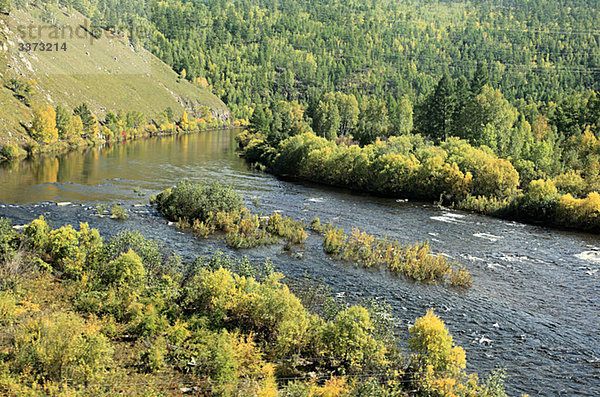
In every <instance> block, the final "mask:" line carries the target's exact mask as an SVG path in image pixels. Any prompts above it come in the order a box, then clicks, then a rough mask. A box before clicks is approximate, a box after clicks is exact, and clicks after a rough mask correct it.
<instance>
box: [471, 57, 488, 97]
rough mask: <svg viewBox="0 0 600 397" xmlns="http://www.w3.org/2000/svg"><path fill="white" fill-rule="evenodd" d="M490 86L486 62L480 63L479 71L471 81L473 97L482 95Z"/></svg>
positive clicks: (478, 65)
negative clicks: (485, 88)
mask: <svg viewBox="0 0 600 397" xmlns="http://www.w3.org/2000/svg"><path fill="white" fill-rule="evenodd" d="M489 84H490V75H489V72H488V68H487V63H486V62H478V63H477V69H476V70H475V74H474V75H473V80H472V81H471V92H472V93H473V95H479V94H481V91H482V90H483V87H484V86H486V85H489Z"/></svg>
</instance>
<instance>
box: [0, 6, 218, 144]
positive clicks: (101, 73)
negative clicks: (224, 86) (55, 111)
mask: <svg viewBox="0 0 600 397" xmlns="http://www.w3.org/2000/svg"><path fill="white" fill-rule="evenodd" d="M57 10H59V12H56V13H54V16H53V18H52V19H51V20H49V21H46V19H47V17H45V14H44V13H43V11H42V10H41V9H39V8H36V7H33V6H30V8H28V9H27V10H26V11H23V10H14V11H13V12H11V14H10V15H1V16H0V81H1V82H2V86H0V140H3V141H6V140H14V139H15V138H17V139H20V138H23V137H24V134H25V129H24V128H23V127H22V126H21V125H20V123H21V122H23V121H28V120H30V118H31V113H32V111H31V107H32V105H35V104H48V105H53V106H57V105H61V106H63V107H66V108H70V109H72V108H74V107H75V106H77V105H79V104H81V103H82V102H86V103H87V104H88V106H89V107H90V109H91V110H92V111H93V112H94V113H95V114H96V115H97V116H98V117H99V118H100V119H103V117H104V115H105V114H106V113H107V112H108V111H113V112H117V111H119V110H124V111H129V110H136V111H141V112H143V113H144V114H145V115H146V116H147V117H150V118H151V117H154V116H156V115H157V114H158V113H160V112H162V111H164V110H165V109H166V108H167V107H170V108H171V109H172V110H173V112H174V114H175V115H176V116H178V115H179V114H181V113H183V110H184V109H187V111H188V112H190V113H191V114H194V115H198V116H199V117H200V111H201V107H203V106H206V107H208V108H209V109H210V111H211V113H212V114H213V116H215V117H218V118H221V119H222V120H228V119H229V111H228V109H227V107H226V106H225V104H224V103H223V102H221V100H220V99H218V98H217V97H216V96H215V95H213V94H212V93H211V92H210V91H209V90H207V89H206V88H200V87H197V86H195V85H193V84H192V83H190V82H188V81H186V80H185V79H181V78H179V76H178V75H177V73H175V72H174V71H172V69H171V68H170V67H169V66H167V65H166V64H164V63H163V62H161V61H160V60H159V59H158V58H156V57H155V56H153V55H152V54H150V53H149V52H148V51H146V50H143V49H139V48H134V47H133V46H131V45H130V44H129V40H128V39H127V38H125V37H121V36H117V35H113V34H111V33H109V32H106V31H102V32H101V35H100V37H99V38H95V37H94V36H92V34H91V32H92V28H90V23H89V21H88V20H87V19H86V18H85V17H83V16H82V15H81V14H80V13H78V12H76V11H68V10H67V9H66V8H64V9H63V8H61V9H57ZM39 42H44V43H47V44H48V43H49V44H50V45H52V47H53V48H52V49H53V51H40V48H41V47H40V46H39V45H38V46H37V48H36V50H33V49H31V50H30V51H23V49H22V48H19V47H21V46H22V45H26V43H39ZM63 44H66V48H65V47H63ZM57 47H58V48H57ZM61 47H62V48H61ZM63 48H64V49H63ZM57 49H58V51H57ZM11 79H18V80H19V81H20V82H24V83H26V82H28V81H33V82H32V84H33V86H34V91H35V93H34V94H33V95H31V98H30V99H29V100H26V99H25V98H22V97H19V95H17V94H16V93H15V92H14V90H13V89H11V88H14V84H11V83H10V81H11ZM13 81H14V80H13ZM26 103H28V105H27V104H26Z"/></svg>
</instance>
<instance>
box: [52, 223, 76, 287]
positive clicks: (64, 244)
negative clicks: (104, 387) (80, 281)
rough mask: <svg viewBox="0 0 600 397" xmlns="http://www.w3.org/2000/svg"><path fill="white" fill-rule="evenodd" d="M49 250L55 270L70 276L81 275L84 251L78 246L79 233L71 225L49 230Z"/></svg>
mask: <svg viewBox="0 0 600 397" xmlns="http://www.w3.org/2000/svg"><path fill="white" fill-rule="evenodd" d="M49 251H50V257H51V258H52V261H53V263H54V264H56V266H55V268H56V269H57V270H59V271H61V272H64V273H65V274H66V275H67V276H69V277H72V278H77V277H79V276H81V274H82V271H83V266H84V262H85V251H84V250H82V249H81V248H80V246H79V235H78V233H77V232H76V231H75V229H73V226H71V225H67V226H63V227H61V228H60V229H57V230H53V231H51V232H50V243H49Z"/></svg>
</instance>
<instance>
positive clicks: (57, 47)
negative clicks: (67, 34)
mask: <svg viewBox="0 0 600 397" xmlns="http://www.w3.org/2000/svg"><path fill="white" fill-rule="evenodd" d="M19 51H27V52H29V51H47V52H52V51H67V43H42V42H40V43H19Z"/></svg>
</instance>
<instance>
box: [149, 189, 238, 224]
mask: <svg viewBox="0 0 600 397" xmlns="http://www.w3.org/2000/svg"><path fill="white" fill-rule="evenodd" d="M155 202H156V205H157V208H158V211H159V212H160V213H161V214H162V215H163V216H165V217H166V218H168V219H170V220H171V221H178V220H180V219H183V220H185V221H187V222H188V223H192V222H193V221H194V220H196V219H198V220H200V221H206V220H207V219H208V217H209V215H210V214H211V213H213V214H216V213H218V212H226V213H230V212H234V211H239V210H241V209H242V198H241V196H240V195H239V194H237V193H235V192H234V191H233V189H232V188H231V187H228V186H223V185H221V184H220V183H218V182H215V183H212V184H210V185H202V184H195V183H192V182H191V181H189V180H187V179H186V180H182V181H180V182H179V183H177V185H176V186H175V187H174V188H172V189H167V190H165V191H164V192H162V193H159V194H158V195H157V196H156V199H155Z"/></svg>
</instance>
